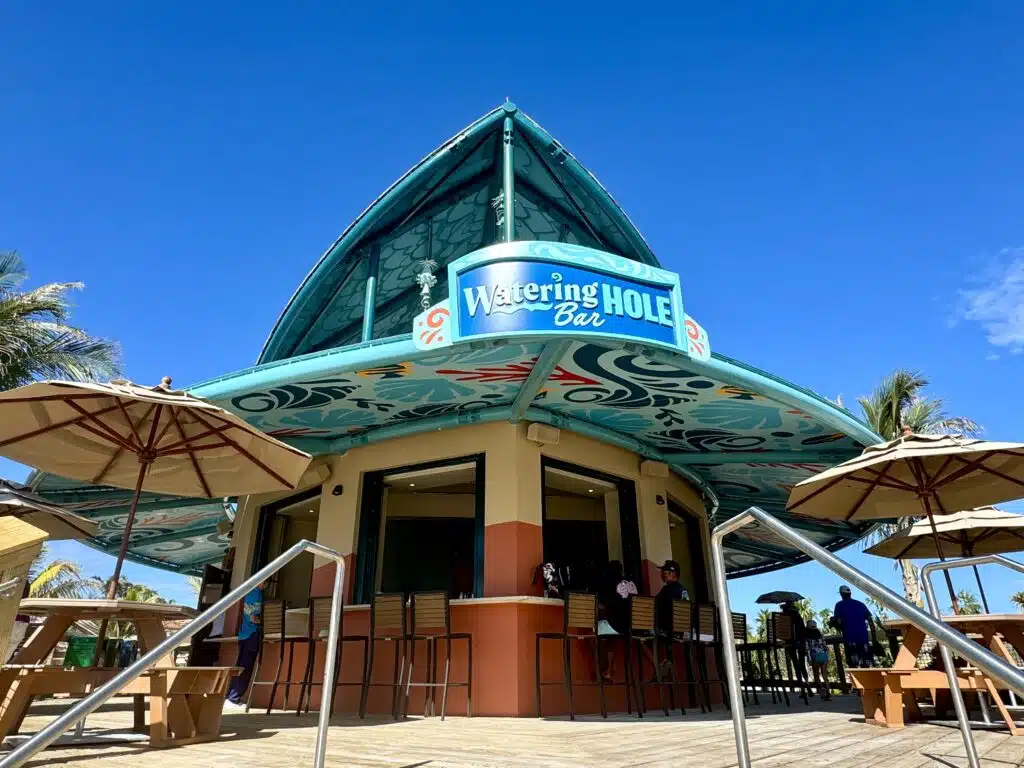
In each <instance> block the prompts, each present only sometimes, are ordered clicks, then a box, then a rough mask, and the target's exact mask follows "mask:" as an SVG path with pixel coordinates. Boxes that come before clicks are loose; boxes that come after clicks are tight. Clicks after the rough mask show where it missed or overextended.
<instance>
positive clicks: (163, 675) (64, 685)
mask: <svg viewBox="0 0 1024 768" xmlns="http://www.w3.org/2000/svg"><path fill="white" fill-rule="evenodd" d="M121 671H122V670H120V669H103V668H95V667H78V668H62V667H41V666H7V667H4V668H3V669H2V670H0V685H2V690H6V691H7V695H6V698H5V699H4V701H3V702H2V703H0V739H3V738H4V737H6V736H8V735H12V734H15V733H17V732H18V729H19V728H20V727H21V723H22V721H23V720H24V719H25V715H26V713H27V712H28V708H29V706H30V705H31V704H32V699H33V698H34V697H36V696H47V695H53V694H57V693H60V694H69V695H71V696H87V695H88V694H90V693H92V692H93V691H94V690H96V689H97V688H98V687H100V686H101V685H103V684H104V683H107V682H108V681H110V680H111V679H113V678H114V677H115V676H116V675H117V674H118V673H119V672H121ZM241 671H242V670H241V668H240V667H154V668H153V669H150V670H147V671H146V672H143V673H142V675H140V676H139V677H137V678H136V679H135V680H133V681H132V682H130V683H128V684H127V685H126V686H125V687H124V688H122V689H121V690H120V691H119V692H118V695H129V696H134V697H136V698H135V730H136V731H143V730H144V729H145V726H146V722H145V711H144V710H143V708H142V700H143V697H148V698H149V744H150V746H152V747H178V746H183V745H185V744H195V743H198V742H202V741H212V740H214V739H216V738H217V736H218V734H219V733H220V724H221V712H222V710H223V709H224V698H225V697H226V696H227V692H228V686H229V685H230V683H231V678H233V677H234V676H235V675H237V674H239V673H240V672H241Z"/></svg>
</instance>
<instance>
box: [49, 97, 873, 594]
mask: <svg viewBox="0 0 1024 768" xmlns="http://www.w3.org/2000/svg"><path fill="white" fill-rule="evenodd" d="M506 139H509V140H510V141H511V157H512V159H513V163H512V167H513V168H514V174H513V181H514V206H513V210H514V216H513V219H512V222H513V225H514V239H517V240H547V241H557V242H565V243H572V244H577V245H583V246H587V247H590V248H596V249H598V250H601V251H605V252H607V253H612V254H616V255H618V256H622V257H625V258H627V259H631V260H633V261H638V262H642V263H645V264H648V265H652V266H658V261H657V259H656V258H655V256H654V254H653V253H652V251H651V249H650V247H649V246H648V245H647V243H646V242H645V240H644V239H643V237H642V236H641V235H640V233H639V232H638V231H637V230H636V228H635V227H634V226H633V225H632V223H631V222H630V221H629V219H628V218H627V217H626V215H625V213H624V212H623V211H622V209H621V208H620V207H619V206H618V204H617V203H616V202H615V201H614V200H613V199H612V198H611V196H610V195H609V194H608V192H607V191H606V190H605V189H604V188H603V187H602V186H601V185H600V184H599V183H598V182H597V180H596V179H595V178H594V176H593V175H592V174H591V173H590V172H589V171H587V170H586V169H585V168H584V167H583V166H582V165H580V163H579V162H578V161H577V160H576V159H575V158H574V157H573V156H572V155H571V154H569V153H568V152H567V151H566V150H565V148H564V147H562V146H561V144H559V143H558V142H557V141H556V140H555V139H554V138H552V137H551V136H550V135H549V134H548V133H547V132H546V131H544V129H543V128H541V127H540V126H539V125H538V124H537V123H535V122H534V121H533V120H531V119H530V118H529V117H527V116H526V115H525V114H523V113H522V112H521V111H519V110H518V109H516V108H515V107H514V106H513V105H511V104H506V105H504V106H502V107H500V108H498V109H496V110H493V111H492V112H490V113H488V114H487V115H485V116H484V117H482V118H481V119H480V120H477V121H476V122H474V123H473V124H471V125H470V126H469V127H467V128H466V129H464V130H463V131H461V132H459V133H458V134H457V135H456V136H455V137H454V138H452V139H450V140H449V141H447V142H445V143H444V144H443V145H441V147H439V148H438V149H437V150H435V151H434V152H432V153H431V154H430V155H428V156H427V157H426V158H424V159H423V160H422V161H421V162H420V163H418V164H417V165H416V166H415V167H414V168H413V169H412V170H410V171H409V172H408V173H407V174H405V175H404V176H403V177H402V178H401V179H399V180H398V181H397V182H396V183H395V184H393V185H392V186H391V187H390V188H389V189H388V190H387V191H386V192H385V193H384V194H383V195H381V196H380V197H379V198H378V199H377V200H376V201H375V202H374V203H373V204H372V205H371V206H370V207H369V208H367V209H366V211H364V212H363V213H362V214H361V215H360V216H359V217H358V218H357V219H356V221H355V222H353V223H352V224H351V225H350V226H349V227H348V228H347V229H346V230H345V231H344V233H343V234H342V235H341V237H339V238H338V240H337V241H335V242H334V244H333V245H332V246H331V247H330V248H329V249H328V250H327V252H326V253H325V254H324V255H323V256H322V257H321V258H320V259H319V261H318V262H317V263H316V265H315V266H314V267H313V269H312V271H310V273H309V274H308V275H307V276H306V278H305V280H303V282H302V284H301V285H300V286H299V289H298V290H297V291H296V293H295V295H294V296H293V297H292V299H291V301H290V302H289V303H288V305H287V307H285V310H284V312H283V313H282V315H281V317H280V319H279V320H278V322H277V324H276V325H275V327H274V329H273V330H272V332H271V334H270V337H269V339H268V340H267V342H266V345H265V347H264V349H263V352H262V354H261V355H260V359H259V363H258V364H257V365H256V366H254V367H252V368H247V369H245V370H242V371H237V372H235V373H230V374H226V375H224V376H220V377H218V378H216V379H213V380H210V381H207V382H203V383H201V384H197V385H195V386H194V387H192V388H190V391H192V392H193V393H194V394H196V395H199V396H202V397H205V398H208V399H210V400H211V401H213V402H215V403H217V404H218V405H221V406H222V407H224V408H226V409H228V410H230V411H232V412H234V413H236V414H238V415H239V416H241V417H242V418H244V419H246V420H247V421H248V422H250V423H251V424H253V425H255V426H257V427H259V428H261V429H263V430H265V431H267V432H269V433H270V434H273V435H275V436H277V437H279V438H281V439H283V440H286V441H288V442H290V443H292V444H294V445H296V446H297V447H300V448H302V449H304V450H307V451H309V452H311V453H313V454H336V453H341V452H344V451H346V450H348V449H350V448H353V447H357V446H359V445H364V444H367V443H371V442H378V441H382V440H388V439H392V438H395V437H399V436H403V435H409V434H415V433H419V432H426V431H436V430H439V429H447V428H455V427H459V426H462V425H466V424H474V423H482V422H486V421H495V420H506V419H507V420H518V419H522V420H524V421H532V422H541V423H547V424H551V425H554V426H557V427H559V428H562V429H567V430H571V431H574V432H578V433H580V434H583V435H587V436H589V437H591V438H594V439H597V440H601V441H603V442H607V443H610V444H614V445H619V446H622V447H624V448H627V449H629V450H631V451H633V452H635V453H637V454H639V455H641V456H644V457H646V458H649V459H652V460H657V461H663V462H665V463H666V464H668V465H669V466H670V467H671V469H672V471H673V472H675V473H677V474H679V475H681V476H683V477H685V478H686V479H687V480H688V481H690V482H691V483H692V484H694V485H695V486H696V487H698V488H699V489H700V490H701V491H702V492H703V493H704V495H705V497H706V500H707V504H708V507H709V509H711V510H712V511H713V515H712V521H711V522H712V524H715V523H718V522H721V521H722V520H725V519H727V518H729V517H731V516H733V515H735V514H738V513H739V512H742V511H743V510H744V509H746V508H747V507H749V506H750V505H752V504H756V505H758V506H761V507H762V508H764V509H765V510H767V511H768V512H770V513H773V514H775V515H777V516H779V517H780V518H781V519H783V520H785V521H786V522H788V523H789V524H791V525H793V526H795V527H796V528H799V529H800V530H802V531H803V532H804V533H805V534H806V535H808V536H809V537H810V538H812V539H813V540H815V541H816V542H818V543H819V544H821V545H822V546H825V547H828V548H830V549H837V548H840V547H843V546H845V545H847V544H849V543H851V542H853V541H855V540H856V539H857V538H859V537H860V536H862V535H863V534H864V532H865V530H866V528H865V526H863V525H857V524H849V523H844V522H829V521H821V520H812V519H809V518H804V517H800V516H798V515H792V514H789V513H787V512H786V511H785V504H786V500H787V498H788V496H789V490H790V489H791V488H792V486H793V485H794V484H795V483H797V482H799V481H800V480H803V479H804V478H807V477H810V476H811V475H813V474H816V473H817V472H820V471H821V470H823V469H825V468H826V467H828V466H831V465H833V464H835V463H838V462H840V461H843V460H845V459H847V458H850V457H852V456H853V455H855V454H856V453H858V452H859V451H860V450H861V449H862V448H863V446H865V445H868V444H871V443H876V442H880V440H881V438H880V437H879V436H878V435H876V434H875V433H874V432H872V431H871V430H870V429H869V428H868V427H867V426H865V425H864V424H863V423H861V422H860V421H858V420H857V419H856V418H854V417H853V416H852V415H851V414H850V413H848V412H847V411H846V410H844V409H843V408H840V407H839V406H837V405H836V404H835V403H832V402H831V401H829V400H826V399H824V398H822V397H819V396H818V395H816V394H814V393H813V392H810V391H808V390H805V389H802V388H800V387H797V386H795V385H793V384H790V383H788V382H786V381H784V380H782V379H780V378H778V377H776V376H773V375H771V374H768V373H765V372H763V371H759V370H757V369H754V368H752V367H750V366H747V365H745V364H743V363H741V362H739V361H737V360H733V359H731V358H728V357H725V356H724V355H721V354H717V353H716V354H713V355H712V356H711V358H710V359H709V360H705V361H698V360H695V359H691V358H690V357H689V356H688V355H686V354H684V353H683V352H682V351H673V350H671V349H666V348H655V347H651V346H648V345H645V344H643V343H637V342H635V341H626V340H623V341H618V342H617V341H615V340H608V339H605V338H602V339H601V340H600V341H599V342H595V341H594V340H593V339H592V338H591V339H588V338H586V337H582V336H578V335H577V336H573V335H572V334H567V335H566V336H565V337H561V336H559V337H555V338H554V340H552V337H550V336H548V337H536V338H533V337H528V336H518V337H515V338H511V339H491V340H488V341H465V342H457V343H455V344H453V345H452V346H450V347H447V348H445V349H442V350H433V351H423V350H421V349H418V348H417V346H416V345H415V344H414V343H413V340H412V337H411V334H410V331H411V329H412V320H413V317H414V316H415V315H416V314H417V313H419V312H420V311H421V305H420V301H419V286H418V285H417V283H416V279H415V276H416V273H417V272H419V271H420V268H421V267H420V263H421V262H422V261H423V260H424V259H427V258H429V259H431V260H433V261H434V262H436V263H437V265H438V266H437V268H436V269H435V270H434V274H435V275H436V277H437V280H438V283H437V285H436V286H435V287H434V289H433V293H432V295H433V298H434V300H435V301H436V300H439V299H440V298H441V297H444V296H446V295H447V285H446V280H447V270H446V269H444V267H445V265H447V264H448V263H450V262H452V261H454V260H455V259H457V258H459V257H462V256H465V255H466V254H468V253H471V252H473V251H476V250H478V249H480V248H482V247H486V246H489V245H491V244H492V243H494V242H496V241H498V240H500V239H501V238H502V236H503V225H504V223H505V222H504V219H503V216H504V211H505V205H504V200H503V184H502V175H503V169H504V160H503V153H504V151H505V147H506V144H505V142H506ZM504 156H507V155H504ZM688 288H689V289H690V290H699V286H688ZM367 296H369V297H370V298H371V299H372V301H371V302H370V303H369V304H366V297H367ZM367 306H368V307H370V308H371V311H370V312H366V307H367ZM710 330H711V336H712V338H713V336H714V329H713V328H712V329H710ZM35 488H36V490H37V492H40V493H41V494H42V495H44V496H49V497H50V498H52V499H53V500H55V501H63V502H66V503H72V504H77V505H78V506H77V507H76V511H79V512H80V513H81V512H85V513H86V514H87V516H89V510H90V508H93V509H94V510H96V511H95V512H94V514H97V515H103V516H104V518H103V519H105V520H107V521H109V524H107V525H105V527H104V529H103V532H102V533H101V536H100V537H98V539H97V540H96V541H93V542H91V543H92V544H93V545H94V546H98V547H100V548H102V549H106V550H108V551H109V550H110V549H111V548H112V546H113V544H114V543H115V542H116V541H117V540H118V532H119V530H123V526H124V520H125V516H126V513H127V498H126V497H127V495H128V494H127V492H125V491H121V490H117V489H109V488H108V489H104V488H90V487H83V486H82V485H81V484H71V485H68V484H67V481H62V480H61V479H59V478H52V477H48V476H45V475H42V476H39V477H37V478H36V482H35ZM220 519H223V509H222V507H221V505H220V504H218V503H211V502H209V501H207V500H194V499H173V498H150V497H148V496H147V497H146V498H145V499H144V503H143V506H142V509H141V512H140V518H139V520H140V523H139V524H138V525H139V527H138V528H137V529H136V531H135V532H133V536H132V542H131V545H130V548H129V557H130V558H132V559H134V560H138V561H141V562H146V563H149V564H156V565H159V566H160V567H165V568H169V569H171V570H178V571H184V572H192V571H195V570H196V569H197V568H198V567H199V566H200V565H201V564H202V563H204V562H208V561H209V560H210V559H215V558H216V556H217V555H218V553H219V552H222V551H223V548H224V547H225V546H226V539H224V538H223V537H220V536H219V534H218V533H217V532H216V522H217V521H219V520H220ZM725 545H726V558H727V568H728V572H729V574H730V576H742V575H748V574H752V573H759V572H763V571H766V570H771V569H773V568H780V567H786V566H788V565H792V564H795V563H798V562H802V561H804V560H805V559H806V558H805V557H804V556H803V555H801V554H799V553H798V552H795V551H794V550H792V549H791V548H789V547H788V546H787V545H786V543H785V542H784V541H781V540H777V539H775V538H774V537H773V535H772V534H771V533H770V532H769V531H767V530H764V529H760V528H757V527H755V526H750V527H747V528H744V529H742V530H740V531H739V532H737V533H735V534H732V535H730V536H729V537H728V538H727V539H726V541H725Z"/></svg>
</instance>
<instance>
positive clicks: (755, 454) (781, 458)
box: [665, 450, 856, 466]
mask: <svg viewBox="0 0 1024 768" xmlns="http://www.w3.org/2000/svg"><path fill="white" fill-rule="evenodd" d="M855 453H856V452H855V451H845V452H825V451H823V452H821V453H815V452H814V451H813V450H810V451H729V452H727V453H726V452H723V453H714V452H708V453H703V452H697V451H694V452H682V453H666V454H665V457H666V461H671V462H672V463H673V464H677V465H680V466H696V465H712V464H828V465H832V464H839V463H840V462H843V461H846V460H847V459H849V458H851V457H852V456H854V455H855Z"/></svg>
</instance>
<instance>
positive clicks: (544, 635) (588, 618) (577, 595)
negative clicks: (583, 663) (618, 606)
mask: <svg viewBox="0 0 1024 768" xmlns="http://www.w3.org/2000/svg"><path fill="white" fill-rule="evenodd" d="M608 639H609V638H602V637H601V636H599V635H598V634H597V595H594V594H592V593H590V592H568V593H566V595H565V608H564V613H563V618H562V631H561V632H538V633H537V646H536V650H535V657H534V659H535V662H536V681H537V717H541V701H540V699H541V696H540V694H541V687H542V686H545V685H558V684H559V683H561V684H563V685H564V686H565V693H566V696H568V698H569V719H570V720H575V719H576V710H575V708H574V707H573V702H572V687H573V681H572V661H571V656H572V654H571V648H570V642H569V641H570V640H583V641H586V640H593V641H594V663H595V664H596V665H597V666H596V667H595V669H596V670H597V682H596V683H580V685H597V687H598V690H599V692H600V698H601V717H608V706H607V704H606V702H605V698H604V687H605V681H604V678H603V677H602V676H601V642H602V640H604V641H605V642H607V641H608ZM541 640H557V641H558V642H560V643H561V644H562V680H541V677H540V647H541ZM625 656H626V681H625V686H626V708H627V711H629V712H632V704H631V700H630V688H631V680H632V668H631V665H630V660H629V659H630V653H629V642H628V640H627V642H626V654H625ZM609 685H611V683H610V684H609ZM638 704H639V702H638Z"/></svg>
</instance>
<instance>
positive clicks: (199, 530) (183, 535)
mask: <svg viewBox="0 0 1024 768" xmlns="http://www.w3.org/2000/svg"><path fill="white" fill-rule="evenodd" d="M224 519H225V520H226V519H227V518H224ZM213 533H217V526H216V524H214V525H202V526H197V527H195V528H192V529H188V528H186V529H184V530H181V531H171V532H169V533H160V534H157V535H156V536H146V537H144V538H140V539H136V540H133V541H132V542H131V545H130V546H132V547H148V546H150V545H151V544H166V543H167V542H168V541H180V540H181V539H194V538H197V537H199V536H209V535H210V534H213ZM117 546H118V547H120V546H121V542H120V540H118V542H117Z"/></svg>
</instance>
